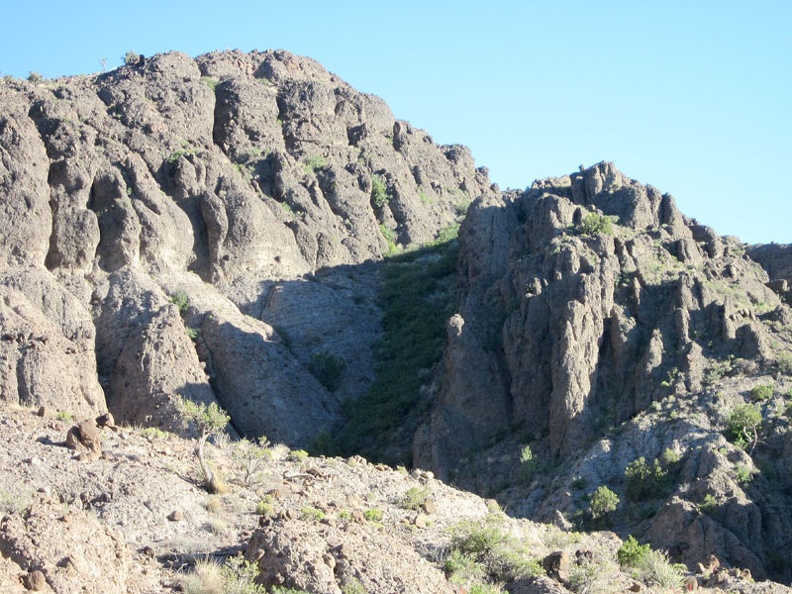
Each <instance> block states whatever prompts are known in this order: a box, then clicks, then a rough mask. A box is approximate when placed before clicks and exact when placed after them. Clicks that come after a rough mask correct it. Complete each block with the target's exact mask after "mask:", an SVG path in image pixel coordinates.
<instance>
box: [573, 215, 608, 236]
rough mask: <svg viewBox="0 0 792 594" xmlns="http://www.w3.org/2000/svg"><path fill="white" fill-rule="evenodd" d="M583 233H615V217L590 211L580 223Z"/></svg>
mask: <svg viewBox="0 0 792 594" xmlns="http://www.w3.org/2000/svg"><path fill="white" fill-rule="evenodd" d="M580 233H581V235H599V234H600V233H602V234H604V235H612V234H613V219H611V217H609V216H606V215H603V214H599V213H598V212H590V213H588V214H586V216H584V217H583V220H582V221H581V223H580Z"/></svg>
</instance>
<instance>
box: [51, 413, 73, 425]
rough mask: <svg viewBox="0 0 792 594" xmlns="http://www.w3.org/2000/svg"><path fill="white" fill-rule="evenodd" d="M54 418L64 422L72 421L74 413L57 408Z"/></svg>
mask: <svg viewBox="0 0 792 594" xmlns="http://www.w3.org/2000/svg"><path fill="white" fill-rule="evenodd" d="M55 418H56V419H58V420H59V421H64V422H66V423H73V422H74V415H73V414H71V413H70V412H67V411H65V410H59V411H58V412H57V413H55Z"/></svg>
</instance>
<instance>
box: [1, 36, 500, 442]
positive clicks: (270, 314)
mask: <svg viewBox="0 0 792 594" xmlns="http://www.w3.org/2000/svg"><path fill="white" fill-rule="evenodd" d="M0 104H2V105H3V110H2V113H0V157H1V159H0V163H2V168H0V204H2V206H1V207H0V208H2V216H0V220H2V222H0V287H1V291H2V298H3V299H2V302H0V317H2V322H3V324H2V325H3V336H2V341H0V350H2V359H0V361H1V362H2V364H0V374H2V375H1V376H0V377H2V383H1V384H0V385H1V386H2V387H1V388H0V390H2V399H3V400H4V401H7V402H14V403H19V404H23V405H31V406H33V405H46V406H48V407H51V408H60V409H63V410H66V411H68V412H69V413H71V414H73V415H76V416H79V417H85V416H96V414H99V413H102V412H104V411H105V410H107V409H109V410H110V411H111V412H112V413H113V414H114V415H115V417H116V419H117V420H118V421H119V422H120V423H135V424H141V425H156V426H162V427H164V428H169V429H176V428H177V427H178V425H179V422H178V418H177V415H176V412H175V411H176V407H175V402H176V399H178V398H184V397H186V398H190V399H193V400H197V401H201V402H209V401H212V400H215V399H216V400H218V401H219V402H220V403H221V405H222V406H223V407H224V408H226V409H227V410H228V411H229V412H230V414H231V416H232V422H233V424H234V425H235V426H236V428H237V429H238V430H239V431H241V432H242V433H245V434H247V435H250V436H251V437H257V436H260V435H267V436H268V437H270V438H271V439H276V440H279V441H285V442H288V443H291V444H295V445H296V444H302V445H305V444H307V443H308V442H309V441H310V440H311V439H312V438H313V437H315V436H316V434H317V433H319V432H321V431H323V430H324V431H326V430H327V429H328V428H329V427H331V426H332V425H333V424H334V423H336V422H337V421H338V420H339V418H340V407H339V400H340V399H341V398H347V397H352V398H354V397H359V396H360V395H361V394H362V393H364V392H365V390H366V387H367V386H368V385H369V384H370V383H371V368H372V366H371V365H369V364H368V363H369V359H367V357H366V356H363V357H361V364H356V361H355V353H357V352H361V351H362V352H370V351H371V348H370V347H371V345H372V344H373V343H374V341H375V340H376V339H377V338H378V336H379V332H380V330H379V329H378V323H379V322H378V318H377V315H376V312H374V313H372V311H371V300H370V299H368V303H369V305H368V308H367V309H366V308H362V307H361V302H360V301H359V300H358V301H357V302H353V299H357V296H356V295H353V294H352V292H351V291H349V290H348V288H349V286H351V285H354V284H355V283H354V281H352V280H351V279H352V276H351V272H352V271H351V270H348V269H344V268H343V266H345V265H358V264H361V263H363V262H366V261H376V260H378V259H380V258H381V257H382V255H383V254H385V253H386V252H388V251H397V250H399V249H401V248H403V247H413V246H419V245H421V244H423V243H426V242H430V241H433V240H434V239H435V238H436V237H437V235H438V233H439V232H440V231H441V230H442V229H443V228H444V227H447V226H449V225H451V224H453V223H454V222H455V220H456V219H457V218H458V217H459V213H460V212H462V211H463V209H464V208H465V207H466V206H467V204H468V203H469V202H470V201H472V200H473V199H474V198H476V197H477V196H479V195H481V194H491V195H494V192H493V190H492V189H491V188H490V183H489V181H488V179H487V173H486V171H485V170H483V169H476V167H475V165H474V162H473V159H472V157H471V156H470V153H469V152H468V151H467V149H465V148H463V147H458V146H445V147H441V146H437V145H435V144H434V143H433V142H432V140H431V138H430V137H429V136H428V135H427V134H426V133H425V132H423V131H420V130H416V129H414V128H413V127H412V126H410V125H409V124H408V123H406V122H402V121H398V120H396V119H395V118H394V116H393V114H392V113H391V112H390V110H389V109H388V107H387V105H385V103H384V102H383V101H382V100H380V99H379V98H376V97H373V96H370V95H365V94H362V93H359V92H357V91H355V90H354V89H352V88H351V87H349V85H347V84H346V83H344V82H343V81H341V80H340V79H338V78H337V77H336V76H334V75H333V74H331V73H329V72H327V71H326V70H324V69H323V68H322V67H321V66H320V65H319V64H318V63H316V62H314V61H313V60H310V59H308V58H301V57H298V56H294V55H291V54H289V53H287V52H280V51H278V52H272V51H269V52H252V53H249V54H245V53H241V52H222V53H212V54H207V55H204V56H199V57H198V58H196V59H192V58H189V57H188V56H186V55H184V54H180V53H169V54H164V55H158V56H154V57H151V58H147V59H143V60H140V61H137V62H134V63H131V64H129V65H126V66H123V67H121V68H119V69H117V70H114V71H112V72H108V73H106V74H102V75H99V76H95V77H74V78H63V79H58V80H53V81H43V82H39V83H28V82H25V81H15V80H4V81H3V82H2V83H1V84H0ZM334 270H337V272H334ZM316 271H326V272H323V273H322V274H321V275H318V276H311V275H312V274H313V273H314V272H316ZM372 272H373V271H372ZM328 275H329V276H328ZM367 277H368V278H371V279H372V280H367V281H365V282H364V283H363V284H364V285H365V286H367V287H369V289H367V290H369V291H370V290H371V287H372V286H373V285H372V283H375V282H376V280H375V277H376V274H370V275H367ZM328 278H332V280H331V281H328V282H325V280H324V279H328ZM278 295H282V297H281V298H280V299H278ZM284 298H285V299H288V300H289V303H284ZM176 302H178V306H177V305H174V303H176ZM330 303H332V304H333V306H332V311H334V312H335V313H334V314H332V315H330V316H328V317H327V319H328V320H329V319H331V318H333V317H334V316H335V318H336V319H337V320H338V321H337V322H334V323H328V324H317V325H315V326H313V327H312V328H311V329H307V328H306V327H305V326H302V327H296V326H295V324H294V323H293V322H292V321H290V320H288V319H287V320H283V319H282V318H283V317H284V316H283V312H284V311H288V312H290V313H289V318H292V317H293V314H294V313H295V312H298V311H300V310H303V311H312V310H317V311H318V308H322V307H324V306H325V305H327V304H330ZM356 309H358V310H360V311H361V312H362V313H363V315H364V317H366V319H367V320H369V321H368V322H367V326H366V327H367V328H368V330H367V331H365V332H360V333H359V334H357V335H356V334H355V333H354V332H351V333H347V335H346V337H345V338H344V339H343V340H341V341H339V340H338V338H337V330H338V323H339V322H340V323H343V324H346V323H347V322H343V321H342V320H348V319H349V317H350V314H349V312H350V311H352V312H354V311H355V310H356ZM251 315H253V316H255V318H257V319H254V318H253V317H251ZM353 317H354V315H353ZM273 324H277V325H279V327H280V328H281V330H282V331H284V332H286V331H289V332H290V333H291V334H292V335H293V336H294V340H293V341H291V340H289V338H290V337H289V336H281V335H279V333H278V331H277V330H275V329H274V328H273ZM309 334H310V336H309ZM336 346H337V347H338V349H339V350H338V352H331V354H332V355H333V356H336V357H339V358H341V359H344V360H345V361H346V362H347V365H346V367H345V372H344V377H343V378H342V379H341V381H340V386H333V388H334V389H333V390H330V389H328V387H327V386H325V385H323V384H322V382H321V381H320V380H319V379H317V378H315V377H314V376H312V375H311V373H310V371H311V366H310V362H311V360H312V357H314V356H317V355H321V354H322V353H325V352H330V349H333V348H335V347H336Z"/></svg>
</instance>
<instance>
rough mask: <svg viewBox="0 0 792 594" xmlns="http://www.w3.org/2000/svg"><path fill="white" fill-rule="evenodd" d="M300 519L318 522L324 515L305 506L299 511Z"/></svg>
mask: <svg viewBox="0 0 792 594" xmlns="http://www.w3.org/2000/svg"><path fill="white" fill-rule="evenodd" d="M300 519H301V520H305V521H308V522H319V521H321V520H324V519H325V514H324V512H323V511H322V510H320V509H316V508H315V507H311V506H310V505H306V506H305V507H303V508H302V509H301V510H300Z"/></svg>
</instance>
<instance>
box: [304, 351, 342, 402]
mask: <svg viewBox="0 0 792 594" xmlns="http://www.w3.org/2000/svg"><path fill="white" fill-rule="evenodd" d="M346 366H347V364H346V361H344V360H343V359H342V358H341V357H336V356H335V355H334V354H333V353H331V352H329V351H322V352H321V353H314V354H313V355H311V361H310V363H308V370H309V371H310V372H311V375H313V376H314V377H315V378H316V379H317V380H319V383H320V384H322V385H323V386H324V387H325V388H327V389H328V390H329V391H330V392H335V391H336V390H338V388H339V387H341V380H342V379H343V377H344V371H345V370H346Z"/></svg>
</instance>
